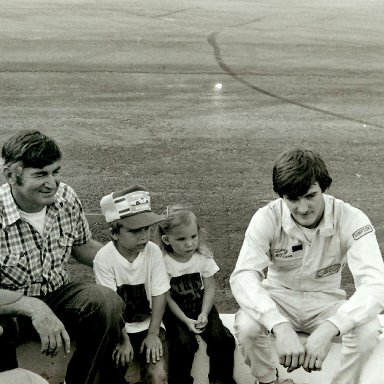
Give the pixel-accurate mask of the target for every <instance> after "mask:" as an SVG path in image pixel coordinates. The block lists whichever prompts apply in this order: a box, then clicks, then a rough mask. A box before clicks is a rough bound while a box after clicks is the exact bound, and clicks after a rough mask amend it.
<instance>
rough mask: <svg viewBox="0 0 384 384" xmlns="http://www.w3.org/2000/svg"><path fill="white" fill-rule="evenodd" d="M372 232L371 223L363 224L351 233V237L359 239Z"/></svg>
mask: <svg viewBox="0 0 384 384" xmlns="http://www.w3.org/2000/svg"><path fill="white" fill-rule="evenodd" d="M370 232H373V228H372V226H371V225H365V226H364V227H362V228H360V229H358V230H357V231H356V232H353V233H352V237H353V238H354V239H355V240H359V239H360V238H361V237H363V236H365V235H366V234H367V233H370Z"/></svg>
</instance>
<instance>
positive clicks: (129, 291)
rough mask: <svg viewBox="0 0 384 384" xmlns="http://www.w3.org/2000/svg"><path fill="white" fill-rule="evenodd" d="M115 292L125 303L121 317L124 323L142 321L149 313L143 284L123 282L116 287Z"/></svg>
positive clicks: (149, 309)
mask: <svg viewBox="0 0 384 384" xmlns="http://www.w3.org/2000/svg"><path fill="white" fill-rule="evenodd" d="M117 293H118V295H119V296H120V297H121V298H122V299H123V301H124V303H125V310H124V313H123V318H124V321H125V322H126V323H135V322H139V321H144V320H145V319H146V318H147V317H148V316H149V315H150V314H151V308H150V306H149V301H148V298H147V294H146V292H145V286H144V284H137V285H129V284H124V285H121V286H120V287H117Z"/></svg>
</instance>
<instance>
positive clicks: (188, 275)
mask: <svg viewBox="0 0 384 384" xmlns="http://www.w3.org/2000/svg"><path fill="white" fill-rule="evenodd" d="M164 262H165V266H166V268H167V272H168V275H169V278H170V284H171V296H172V299H173V300H174V301H175V302H176V303H177V305H178V306H179V307H180V309H181V310H182V311H183V312H184V313H185V315H186V316H188V317H190V318H197V316H198V315H199V314H200V312H201V306H202V302H203V297H204V280H203V278H208V277H211V276H213V275H214V274H215V273H216V272H217V271H218V270H219V267H218V265H217V264H216V262H215V260H214V259H213V257H212V256H211V255H203V254H201V253H198V252H195V253H194V254H193V255H192V257H191V258H190V259H189V260H188V261H187V262H186V263H181V262H179V261H176V260H175V259H173V258H172V257H171V256H170V255H168V254H165V255H164Z"/></svg>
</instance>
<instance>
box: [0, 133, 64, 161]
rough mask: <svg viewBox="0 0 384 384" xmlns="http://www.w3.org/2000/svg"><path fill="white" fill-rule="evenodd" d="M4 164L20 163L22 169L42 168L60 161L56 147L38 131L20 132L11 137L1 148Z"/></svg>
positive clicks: (59, 154)
mask: <svg viewBox="0 0 384 384" xmlns="http://www.w3.org/2000/svg"><path fill="white" fill-rule="evenodd" d="M1 156H2V158H3V160H4V164H6V165H12V164H14V163H17V162H21V164H20V165H22V166H23V167H30V168H44V167H45V166H46V165H49V164H52V163H54V162H55V161H58V160H60V159H61V151H60V149H59V147H58V145H57V144H56V143H55V141H54V140H52V139H51V138H50V137H48V136H46V135H44V134H42V133H41V132H39V131H22V132H20V134H18V135H14V136H12V137H11V138H10V139H9V140H8V141H7V142H6V143H5V144H4V146H3V149H2V152H1Z"/></svg>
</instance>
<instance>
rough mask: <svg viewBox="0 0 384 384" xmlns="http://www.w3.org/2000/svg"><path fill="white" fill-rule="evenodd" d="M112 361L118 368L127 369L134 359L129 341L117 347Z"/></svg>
mask: <svg viewBox="0 0 384 384" xmlns="http://www.w3.org/2000/svg"><path fill="white" fill-rule="evenodd" d="M112 359H113V360H114V362H115V364H116V367H119V366H120V367H125V366H127V365H128V364H129V363H130V362H131V361H132V359H133V348H132V344H131V343H130V342H129V341H123V342H121V343H119V344H117V345H116V347H115V349H114V350H113V353H112Z"/></svg>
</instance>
